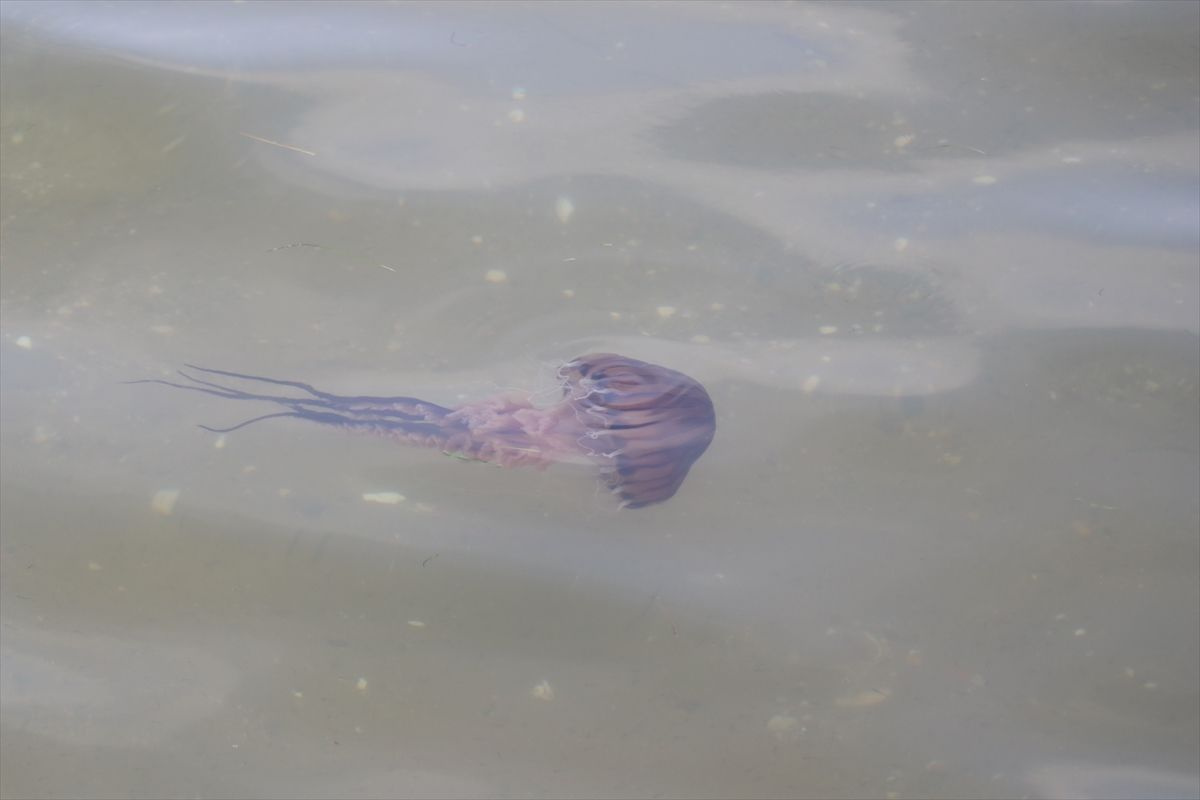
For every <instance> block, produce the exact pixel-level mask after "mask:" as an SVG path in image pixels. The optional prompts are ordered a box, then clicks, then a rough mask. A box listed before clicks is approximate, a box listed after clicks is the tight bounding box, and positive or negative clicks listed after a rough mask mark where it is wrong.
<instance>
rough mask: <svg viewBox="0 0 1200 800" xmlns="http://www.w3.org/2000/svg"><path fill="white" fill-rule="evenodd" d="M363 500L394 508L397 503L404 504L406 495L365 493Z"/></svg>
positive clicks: (397, 493)
mask: <svg viewBox="0 0 1200 800" xmlns="http://www.w3.org/2000/svg"><path fill="white" fill-rule="evenodd" d="M362 499H363V500H366V501H367V502H368V503H383V504H384V505H389V506H394V505H396V504H397V503H403V502H404V495H402V494H400V493H399V492H363V496H362Z"/></svg>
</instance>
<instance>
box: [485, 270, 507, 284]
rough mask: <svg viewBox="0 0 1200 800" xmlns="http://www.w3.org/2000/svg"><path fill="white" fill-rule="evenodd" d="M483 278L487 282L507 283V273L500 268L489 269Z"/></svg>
mask: <svg viewBox="0 0 1200 800" xmlns="http://www.w3.org/2000/svg"><path fill="white" fill-rule="evenodd" d="M483 279H484V280H485V281H487V282H488V283H508V273H507V272H505V271H504V270H502V269H489V270H488V271H487V272H486V273H484V275H483Z"/></svg>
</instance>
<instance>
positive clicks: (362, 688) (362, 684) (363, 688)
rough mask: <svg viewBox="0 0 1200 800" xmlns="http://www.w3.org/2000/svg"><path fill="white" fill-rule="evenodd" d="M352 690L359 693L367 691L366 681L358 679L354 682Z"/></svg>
mask: <svg viewBox="0 0 1200 800" xmlns="http://www.w3.org/2000/svg"><path fill="white" fill-rule="evenodd" d="M354 688H355V689H358V690H359V691H360V692H365V691H366V690H367V679H366V678H359V679H358V680H357V681H355V682H354Z"/></svg>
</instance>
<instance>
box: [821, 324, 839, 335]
mask: <svg viewBox="0 0 1200 800" xmlns="http://www.w3.org/2000/svg"><path fill="white" fill-rule="evenodd" d="M817 331H818V332H819V333H820V334H821V335H822V336H832V335H833V334H835V333H837V331H838V329H837V325H822V326H821V327H819V328H817Z"/></svg>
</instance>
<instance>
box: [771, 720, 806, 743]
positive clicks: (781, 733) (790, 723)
mask: <svg viewBox="0 0 1200 800" xmlns="http://www.w3.org/2000/svg"><path fill="white" fill-rule="evenodd" d="M799 724H800V720H798V719H796V718H795V717H793V716H791V715H790V714H776V715H775V716H773V717H771V718H770V719H769V720H767V730H768V731H770V733H771V735H772V736H774V737H775V738H776V739H783V738H785V737H786V736H787V735H788V734H789V733H790V732H791V731H792V730H794V729H795V727H796V726H797V725H799Z"/></svg>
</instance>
